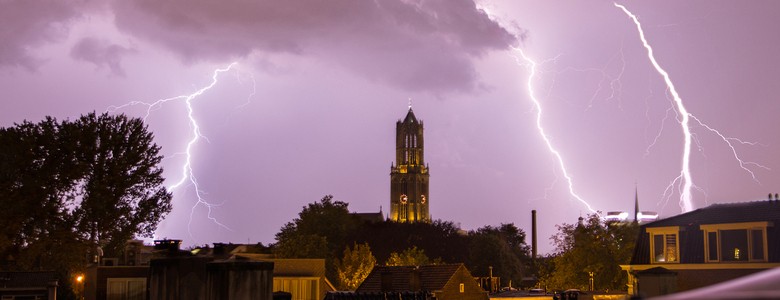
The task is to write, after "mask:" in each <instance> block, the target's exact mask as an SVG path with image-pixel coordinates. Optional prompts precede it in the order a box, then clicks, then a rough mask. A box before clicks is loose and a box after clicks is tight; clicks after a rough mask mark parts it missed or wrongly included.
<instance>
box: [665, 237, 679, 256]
mask: <svg viewBox="0 0 780 300" xmlns="http://www.w3.org/2000/svg"><path fill="white" fill-rule="evenodd" d="M666 261H668V262H672V261H677V236H676V235H674V234H667V235H666Z"/></svg>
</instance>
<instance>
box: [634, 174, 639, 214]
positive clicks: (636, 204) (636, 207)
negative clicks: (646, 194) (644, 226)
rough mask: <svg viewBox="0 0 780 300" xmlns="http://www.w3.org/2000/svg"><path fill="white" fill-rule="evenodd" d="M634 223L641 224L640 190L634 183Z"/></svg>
mask: <svg viewBox="0 0 780 300" xmlns="http://www.w3.org/2000/svg"><path fill="white" fill-rule="evenodd" d="M634 221H635V222H639V188H638V187H637V185H636V182H634Z"/></svg>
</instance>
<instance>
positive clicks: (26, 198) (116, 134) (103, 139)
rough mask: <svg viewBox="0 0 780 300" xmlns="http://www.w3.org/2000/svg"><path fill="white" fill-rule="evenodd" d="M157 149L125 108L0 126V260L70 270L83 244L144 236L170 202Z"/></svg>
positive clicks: (112, 248) (80, 258)
mask: <svg viewBox="0 0 780 300" xmlns="http://www.w3.org/2000/svg"><path fill="white" fill-rule="evenodd" d="M159 150H160V147H159V146H157V145H156V144H154V143H153V135H152V134H151V133H150V132H148V130H147V128H146V126H144V124H143V121H142V120H140V119H136V118H132V119H129V118H127V117H126V116H124V115H116V116H114V115H109V114H106V113H104V114H101V115H96V114H95V113H90V114H87V115H84V116H82V117H81V118H79V119H77V120H76V121H62V122H57V121H56V120H55V119H53V118H51V117H47V118H46V119H45V120H43V121H41V122H39V123H31V122H23V123H21V124H16V125H15V126H14V127H9V128H0V207H3V209H2V210H0V260H3V261H5V262H6V264H7V265H8V266H9V268H11V265H13V267H14V268H20V269H26V268H48V269H57V270H63V271H68V270H69V269H72V268H74V267H75V266H74V265H73V264H79V263H82V264H83V263H84V260H85V257H86V251H87V249H94V247H96V246H101V247H103V250H104V251H105V252H106V254H108V255H119V253H120V251H121V250H122V249H121V247H122V246H123V245H124V243H125V242H126V241H127V240H129V239H131V238H133V237H134V236H150V235H151V234H152V233H153V231H154V229H155V228H156V226H157V224H158V223H159V222H160V221H161V220H162V218H163V217H164V216H165V214H167V213H168V212H170V210H171V208H172V207H171V194H170V193H168V192H167V191H166V189H165V188H164V187H163V186H162V184H163V180H164V179H163V177H162V169H161V168H160V167H159V166H158V164H159V163H160V161H161V159H162V156H161V155H160V154H159ZM10 259H12V260H13V262H12V263H9V260H10ZM65 264H68V265H65Z"/></svg>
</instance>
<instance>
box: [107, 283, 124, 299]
mask: <svg viewBox="0 0 780 300" xmlns="http://www.w3.org/2000/svg"><path fill="white" fill-rule="evenodd" d="M107 294H108V295H106V296H107V297H106V298H107V299H108V300H124V299H123V298H124V297H123V296H124V295H125V281H124V280H122V281H119V280H108V291H107Z"/></svg>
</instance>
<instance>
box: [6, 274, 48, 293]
mask: <svg viewBox="0 0 780 300" xmlns="http://www.w3.org/2000/svg"><path fill="white" fill-rule="evenodd" d="M56 280H57V273H56V272H53V271H42V272H0V289H2V288H40V287H43V288H45V287H47V286H49V283H50V282H52V281H56Z"/></svg>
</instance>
